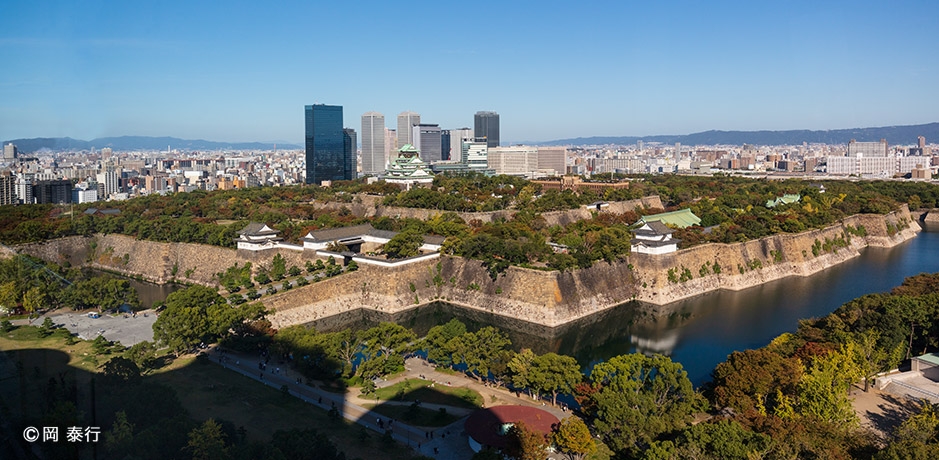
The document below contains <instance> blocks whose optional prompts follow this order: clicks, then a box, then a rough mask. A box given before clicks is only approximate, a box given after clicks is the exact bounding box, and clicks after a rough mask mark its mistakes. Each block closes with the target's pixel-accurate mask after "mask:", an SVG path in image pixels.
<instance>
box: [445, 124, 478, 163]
mask: <svg viewBox="0 0 939 460" xmlns="http://www.w3.org/2000/svg"><path fill="white" fill-rule="evenodd" d="M472 141H473V130H472V129H469V128H460V129H451V130H450V159H451V160H456V161H463V156H462V154H463V142H472Z"/></svg>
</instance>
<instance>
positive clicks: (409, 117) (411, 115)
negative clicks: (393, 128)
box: [395, 111, 421, 150]
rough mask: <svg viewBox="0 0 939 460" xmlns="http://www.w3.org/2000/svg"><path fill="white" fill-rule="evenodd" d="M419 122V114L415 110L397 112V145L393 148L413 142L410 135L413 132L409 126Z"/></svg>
mask: <svg viewBox="0 0 939 460" xmlns="http://www.w3.org/2000/svg"><path fill="white" fill-rule="evenodd" d="M419 124H421V115H420V114H418V113H415V112H411V111H407V112H401V113H399V114H398V145H397V146H396V147H395V149H396V150H397V149H400V148H401V147H404V146H405V145H407V144H411V145H413V144H414V139H413V138H412V137H411V136H412V134H413V132H412V131H411V127H412V126H414V125H419Z"/></svg>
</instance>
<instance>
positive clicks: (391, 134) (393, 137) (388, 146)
mask: <svg viewBox="0 0 939 460" xmlns="http://www.w3.org/2000/svg"><path fill="white" fill-rule="evenodd" d="M396 145H398V132H397V131H396V130H393V129H388V128H385V168H387V167H388V164H389V163H391V160H393V159H395V158H397V153H395V152H397V149H396V148H395V146H396Z"/></svg>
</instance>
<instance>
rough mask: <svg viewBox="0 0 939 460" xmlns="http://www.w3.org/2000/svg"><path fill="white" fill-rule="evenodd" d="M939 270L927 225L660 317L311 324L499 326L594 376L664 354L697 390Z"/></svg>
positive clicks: (623, 311) (429, 318) (368, 319)
mask: <svg viewBox="0 0 939 460" xmlns="http://www.w3.org/2000/svg"><path fill="white" fill-rule="evenodd" d="M936 271H939V226H932V227H928V228H927V227H924V231H923V232H922V233H920V234H919V235H918V236H916V237H915V238H913V239H912V240H910V241H907V242H905V243H903V244H900V245H898V246H896V247H893V248H889V249H885V248H867V249H864V250H863V251H862V252H861V255H860V256H859V257H856V258H854V259H851V260H849V261H847V262H845V263H843V264H840V265H838V266H835V267H832V268H829V269H828V270H824V271H822V272H819V273H817V274H815V275H812V276H809V277H789V278H785V279H782V280H778V281H773V282H769V283H766V284H763V285H760V286H756V287H753V288H749V289H745V290H742V291H717V292H712V293H709V294H705V295H701V296H698V297H694V298H691V299H687V300H683V301H679V302H675V303H674V304H671V305H669V306H668V309H669V310H670V311H673V312H674V313H672V314H670V315H668V316H665V317H652V316H650V315H649V314H647V313H644V311H645V308H644V307H642V306H639V305H637V304H635V303H626V304H623V305H620V306H617V307H615V308H612V309H610V310H607V311H606V312H601V313H598V314H596V315H593V316H590V317H587V318H583V319H581V320H578V321H576V322H574V323H571V324H568V325H565V326H562V327H559V328H547V327H542V326H538V325H533V324H531V323H526V322H523V321H519V320H513V319H511V318H504V317H501V316H497V315H493V314H487V313H483V312H477V311H474V310H467V309H463V308H460V307H456V306H453V305H449V304H444V303H438V304H433V305H428V306H424V307H419V308H416V309H413V310H411V311H407V312H402V313H399V314H396V315H384V314H377V313H373V312H364V311H356V312H350V313H348V314H345V315H339V316H338V317H332V318H326V319H324V320H320V321H317V322H315V323H313V325H314V326H315V327H317V329H321V330H331V329H336V328H339V327H350V326H351V327H368V326H371V325H374V324H376V323H377V322H378V321H389V320H390V321H394V322H397V323H398V324H401V325H403V326H406V327H410V328H412V329H414V330H415V331H416V332H417V333H418V334H421V333H424V332H426V331H427V330H428V329H429V328H431V327H433V326H434V325H437V324H443V323H445V322H447V321H449V320H450V319H451V318H457V319H460V320H461V321H463V322H465V323H467V324H468V325H469V327H470V328H473V329H475V328H478V327H483V326H487V325H492V326H496V327H499V328H501V329H502V330H504V331H505V332H507V333H508V334H509V337H510V338H511V339H512V342H513V347H515V348H517V349H520V348H531V349H533V350H535V351H536V352H538V353H546V352H550V351H553V352H556V353H562V354H567V355H571V356H575V357H576V358H577V360H578V361H579V362H580V363H581V365H583V366H584V370H585V371H587V370H589V368H591V367H592V366H593V365H594V364H595V363H598V362H601V361H603V360H605V359H608V358H610V357H613V356H616V355H621V354H626V353H634V352H642V353H661V354H664V355H667V356H670V357H671V358H672V360H674V361H677V362H680V363H681V364H682V365H683V366H684V368H685V370H686V371H687V372H688V377H689V378H690V379H691V381H692V382H693V383H694V384H695V385H700V384H702V383H704V382H705V381H707V380H709V379H710V374H711V371H712V370H713V369H714V367H715V366H716V365H717V364H718V363H720V362H722V361H724V360H726V359H727V355H729V354H730V353H731V352H733V351H736V350H745V349H752V348H759V347H762V346H764V345H766V344H767V343H769V342H770V341H771V340H773V339H774V338H775V337H777V336H779V335H780V334H783V333H785V332H794V331H795V330H796V328H797V327H798V325H799V320H800V319H804V318H812V317H821V316H824V315H827V314H828V313H831V312H832V311H834V310H835V309H836V308H838V307H839V306H841V305H842V304H843V303H845V302H847V301H849V300H851V299H854V298H856V297H860V296H863V295H865V294H871V293H876V292H886V291H889V290H890V289H892V288H894V287H895V286H898V285H900V283H901V282H902V281H903V279H904V278H906V277H908V276H912V275H916V274H919V273H925V272H936Z"/></svg>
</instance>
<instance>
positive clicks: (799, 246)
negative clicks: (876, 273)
mask: <svg viewBox="0 0 939 460" xmlns="http://www.w3.org/2000/svg"><path fill="white" fill-rule="evenodd" d="M888 223H890V224H891V225H893V226H894V227H895V228H896V226H897V225H898V224H899V225H900V226H902V227H905V228H903V229H902V230H899V231H896V232H895V233H894V234H889V232H888V228H887V224H888ZM847 225H850V226H851V227H852V228H857V227H859V226H864V228H865V229H866V231H867V235H866V236H864V237H860V236H853V235H850V233H849V232H848V231H847V229H846V227H845V226H847ZM919 231H920V226H919V224H918V223H917V222H916V221H915V219H913V218H912V217H911V215H910V212H909V210H908V209H907V208H906V206H905V205H904V207H903V208H902V209H901V210H899V211H897V212H894V213H891V214H888V215H886V216H882V215H876V214H861V215H855V216H850V217H847V218H845V219H844V220H843V221H842V222H840V223H838V224H836V225H831V226H829V227H826V228H824V229H819V230H811V231H807V232H803V233H798V234H779V235H773V236H768V237H765V238H761V239H759V240H753V241H747V242H743V243H735V244H703V245H700V246H695V247H692V248H689V249H684V250H681V251H678V252H675V253H672V254H663V255H648V254H633V255H630V256H629V258H628V263H631V264H632V265H633V267H634V270H635V272H636V277H637V281H638V283H639V286H640V288H639V294H638V297H637V299H638V300H640V301H643V302H648V303H653V304H656V305H663V304H667V303H670V302H674V301H677V300H681V299H684V298H688V297H692V296H695V295H698V294H702V293H705V292H709V291H713V290H716V289H729V290H735V291H736V290H740V289H745V288H748V287H752V286H757V285H759V284H762V283H765V282H768V281H773V280H777V279H780V278H785V277H787V276H793V275H799V276H808V275H811V274H813V273H816V272H819V271H821V270H824V269H826V268H829V267H832V266H834V265H837V264H839V263H841V262H844V261H846V260H848V259H851V258H854V257H857V256H858V255H860V250H861V249H863V248H865V247H868V246H877V247H891V246H894V245H896V244H899V243H901V242H903V241H906V240H909V239H910V238H913V237H914V236H915V235H916V233H917V232H919ZM826 238H827V239H828V240H829V241H831V240H835V239H837V238H843V239H845V241H850V244H848V246H847V247H833V249H832V250H831V251H829V252H825V251H823V250H822V251H819V254H818V255H817V256H816V255H815V254H814V253H813V249H812V247H813V245H814V244H815V242H816V241H818V242H820V243H824V242H825V241H826ZM777 254H778V255H777ZM715 265H719V266H720V273H714V272H715V270H714V266H715ZM686 268H687V269H688V270H689V271H690V273H691V276H692V278H691V279H690V280H686V281H679V282H677V283H676V282H674V281H670V280H669V270H670V269H671V270H674V273H675V275H674V276H675V277H680V275H681V272H682V271H683V270H684V269H686ZM702 272H704V273H705V274H704V275H703V276H702Z"/></svg>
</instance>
